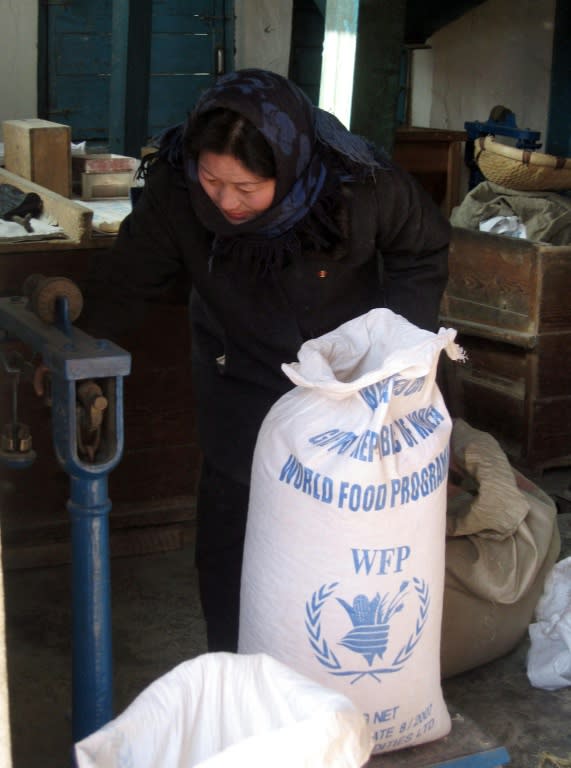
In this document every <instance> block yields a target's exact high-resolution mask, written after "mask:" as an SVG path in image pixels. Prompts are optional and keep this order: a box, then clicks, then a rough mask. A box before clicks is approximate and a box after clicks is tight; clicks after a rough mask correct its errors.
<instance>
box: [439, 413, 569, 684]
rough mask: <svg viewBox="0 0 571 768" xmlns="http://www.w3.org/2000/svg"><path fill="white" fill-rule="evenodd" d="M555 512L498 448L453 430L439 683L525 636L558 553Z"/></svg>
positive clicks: (468, 431) (459, 424)
mask: <svg viewBox="0 0 571 768" xmlns="http://www.w3.org/2000/svg"><path fill="white" fill-rule="evenodd" d="M556 517H557V508H556V506H555V503H554V502H553V501H552V499H550V498H549V496H547V494H545V493H544V492H543V491H542V490H541V489H540V488H538V487H537V486H536V485H534V484H533V483H531V482H530V481H529V480H528V479H527V478H525V477H524V476H523V475H521V474H520V473H519V472H518V471H517V470H516V469H514V468H513V467H512V466H511V465H510V463H509V461H508V458H507V456H506V455H505V453H504V452H503V450H502V449H501V447H500V445H499V443H498V442H497V441H496V440H495V438H493V437H492V435H490V434H488V433H487V432H482V431H480V430H477V429H474V428H472V427H470V426H469V425H468V424H467V423H466V422H465V421H463V420H462V419H456V420H455V421H454V424H453V429H452V436H451V445H450V483H449V490H448V507H447V539H446V580H445V591H444V613H443V620H442V647H441V665H442V676H443V677H450V676H452V675H456V674H458V673H460V672H464V671H466V670H468V669H472V668H474V667H477V666H479V665H481V664H485V663H487V662H489V661H492V660H493V659H496V658H498V657H500V656H503V655H504V654H506V653H508V652H509V651H511V650H512V649H513V648H514V647H515V645H517V643H518V642H520V640H522V639H523V637H524V636H525V635H526V633H527V629H528V626H529V624H530V622H531V621H532V619H533V612H534V609H535V606H536V603H537V601H538V600H539V598H540V596H541V593H542V591H543V584H544V580H545V577H546V576H547V573H548V571H549V570H550V568H551V567H552V565H553V564H554V563H555V561H556V560H557V557H558V556H559V552H560V539H559V530H558V527H557V520H556Z"/></svg>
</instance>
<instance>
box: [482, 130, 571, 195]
mask: <svg viewBox="0 0 571 768" xmlns="http://www.w3.org/2000/svg"><path fill="white" fill-rule="evenodd" d="M474 159H475V160H476V163H477V164H478V167H479V169H480V170H481V171H482V173H483V174H484V176H485V177H486V179H488V181H492V182H494V184H499V185H500V186H502V187H507V188H508V189H519V190H522V191H533V190H551V189H571V158H564V157H555V155H545V154H542V153H541V152H530V151H529V150H526V149H516V148H515V147H509V146H507V145H506V144H500V143H498V142H497V141H495V139H494V137H493V136H481V137H480V138H478V139H476V141H475V142H474Z"/></svg>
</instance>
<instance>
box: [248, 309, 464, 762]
mask: <svg viewBox="0 0 571 768" xmlns="http://www.w3.org/2000/svg"><path fill="white" fill-rule="evenodd" d="M455 335H456V332H455V331H453V330H445V329H442V330H441V331H440V332H439V333H438V334H434V333H430V332H429V331H424V330H421V329H419V328H417V327H416V326H414V325H412V324H411V323H409V322H408V321H406V320H405V319H404V318H402V317H400V316H398V315H395V314H394V313H393V312H391V311H389V310H387V309H377V310H373V311H371V312H369V313H367V314H366V315H363V316H361V317H359V318H357V319H355V320H352V321H350V322H348V323H346V324H344V325H342V326H340V327H339V328H338V329H336V330H335V331H333V332H331V333H328V334H326V335H324V336H322V337H320V338H318V339H314V340H311V341H308V342H307V343H305V344H304V345H303V346H302V347H301V349H300V351H299V355H298V358H299V362H298V363H295V364H291V365H284V366H283V370H284V371H285V372H286V374H287V375H288V376H289V377H290V379H291V380H292V381H293V382H294V383H295V384H297V385H298V386H297V387H295V388H294V389H293V390H291V391H290V392H288V393H287V394H286V395H284V396H283V397H282V398H281V399H280V400H279V401H278V402H277V403H276V404H275V405H274V407H273V408H272V409H271V410H270V412H269V414H268V415H267V417H266V419H265V420H264V423H263V424H262V427H261V430H260V433H259V436H258V441H257V444H256V449H255V453H254V463H253V470H252V483H251V493H250V506H249V512H248V523H247V529H246V542H245V551H244V567H243V572H242V593H241V611H240V639H239V650H240V651H241V652H245V653H260V652H265V653H270V654H272V656H274V657H276V658H278V659H279V660H280V661H283V662H284V663H285V664H287V665H289V666H290V667H292V668H293V669H296V670H297V671H298V672H300V673H302V674H304V675H307V676H308V677H311V678H313V679H315V680H316V681H318V682H321V683H322V684H323V685H326V686H330V687H334V688H335V689H336V690H338V691H340V692H341V693H344V694H345V695H347V696H348V697H349V698H351V699H352V700H353V701H354V702H355V704H356V706H358V707H359V709H360V710H361V711H362V712H363V713H364V716H365V719H366V721H367V722H368V723H369V726H370V730H371V734H372V737H373V739H374V749H373V751H374V752H386V751H390V750H394V749H400V748H402V747H405V746H412V745H413V744H420V743H423V742H426V741H431V740H434V739H437V738H440V737H442V736H444V735H445V734H447V733H448V732H449V730H450V718H449V715H448V711H447V709H446V706H445V704H444V700H443V697H442V689H441V684H440V661H439V653H440V631H441V618H442V602H443V592H444V550H445V521H446V486H447V475H448V460H449V437H450V432H451V428H452V425H451V419H450V416H449V414H448V412H447V410H446V407H445V405H444V401H443V399H442V397H441V394H440V391H439V389H438V387H437V385H436V383H435V377H436V367H437V363H438V358H439V354H440V352H441V351H442V350H446V352H447V353H448V355H449V356H450V357H452V358H455V359H456V358H459V357H461V356H462V351H461V350H460V348H459V347H458V346H457V345H456V344H454V342H453V339H454V338H455Z"/></svg>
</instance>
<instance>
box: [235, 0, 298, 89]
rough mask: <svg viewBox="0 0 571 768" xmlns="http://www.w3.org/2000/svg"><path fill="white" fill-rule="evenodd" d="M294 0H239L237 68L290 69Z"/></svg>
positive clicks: (236, 5) (282, 70) (285, 73)
mask: <svg viewBox="0 0 571 768" xmlns="http://www.w3.org/2000/svg"><path fill="white" fill-rule="evenodd" d="M292 8H293V0H235V12H236V69H242V68H244V67H262V68H263V69H269V70H271V71H272V72H278V73H279V74H281V75H286V76H287V73H288V67H289V51H290V42H291V17H292Z"/></svg>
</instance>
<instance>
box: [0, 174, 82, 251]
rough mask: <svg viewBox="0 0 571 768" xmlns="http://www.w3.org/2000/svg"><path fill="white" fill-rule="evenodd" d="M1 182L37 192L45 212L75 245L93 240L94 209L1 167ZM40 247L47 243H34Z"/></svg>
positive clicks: (37, 248)
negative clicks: (91, 209)
mask: <svg viewBox="0 0 571 768" xmlns="http://www.w3.org/2000/svg"><path fill="white" fill-rule="evenodd" d="M0 183H2V184H13V185H14V186H15V187H18V189H21V190H22V191H24V192H36V194H38V195H39V196H40V197H41V198H42V200H43V203H44V211H45V213H46V214H48V215H49V216H51V217H52V218H53V219H54V220H55V221H57V223H58V224H59V226H60V227H62V228H63V230H64V232H65V233H66V235H67V236H68V237H69V239H70V240H71V241H72V243H73V244H74V245H75V246H77V245H84V244H86V243H88V242H89V241H90V240H91V222H92V219H93V211H90V210H89V209H88V208H86V207H85V206H84V205H80V204H79V203H77V202H75V201H74V200H69V199H68V198H67V197H64V196H63V195H60V194H58V193H57V192H54V191H52V190H50V189H48V188H47V187H42V186H40V185H39V184H36V183H34V182H32V181H29V180H27V179H24V178H23V177H22V176H17V175H16V174H15V173H11V172H10V171H8V170H5V169H4V168H0ZM23 245H25V243H24V244H23ZM56 247H57V248H60V247H61V245H60V244H59V243H58V246H56ZM40 248H45V244H43V243H42V244H41V246H40V245H38V243H37V242H36V243H34V244H33V249H34V250H35V251H38V250H40ZM0 249H1V250H3V251H14V250H18V248H17V247H16V248H15V246H14V245H3V246H0Z"/></svg>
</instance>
